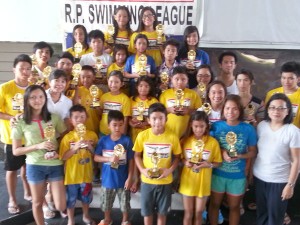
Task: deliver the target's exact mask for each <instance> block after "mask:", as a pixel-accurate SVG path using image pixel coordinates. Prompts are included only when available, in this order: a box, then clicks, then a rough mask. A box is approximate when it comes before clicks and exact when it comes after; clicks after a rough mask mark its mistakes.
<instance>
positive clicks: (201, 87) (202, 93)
mask: <svg viewBox="0 0 300 225" xmlns="http://www.w3.org/2000/svg"><path fill="white" fill-rule="evenodd" d="M197 89H198V91H199V93H200V98H201V100H202V102H203V101H204V99H205V92H206V85H205V84H204V83H202V82H199V84H198V85H197Z"/></svg>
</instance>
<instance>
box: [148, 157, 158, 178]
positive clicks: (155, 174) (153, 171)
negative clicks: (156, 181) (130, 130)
mask: <svg viewBox="0 0 300 225" xmlns="http://www.w3.org/2000/svg"><path fill="white" fill-rule="evenodd" d="M160 158H161V157H160V154H158V153H157V152H156V151H154V152H153V153H152V155H151V162H152V163H153V168H151V169H149V170H148V176H149V177H150V178H159V177H160V175H161V172H160V169H159V168H158V163H159V161H160Z"/></svg>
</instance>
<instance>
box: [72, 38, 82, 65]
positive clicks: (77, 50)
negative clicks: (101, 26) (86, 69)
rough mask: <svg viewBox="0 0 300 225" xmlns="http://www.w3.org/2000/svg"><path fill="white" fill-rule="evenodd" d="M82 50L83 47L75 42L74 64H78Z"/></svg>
mask: <svg viewBox="0 0 300 225" xmlns="http://www.w3.org/2000/svg"><path fill="white" fill-rule="evenodd" d="M82 50H83V46H82V44H81V43H80V42H77V43H76V44H75V45H74V52H75V59H74V60H75V62H79V61H80V56H81V53H82Z"/></svg>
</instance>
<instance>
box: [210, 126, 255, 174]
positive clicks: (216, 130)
mask: <svg viewBox="0 0 300 225" xmlns="http://www.w3.org/2000/svg"><path fill="white" fill-rule="evenodd" d="M229 131H232V132H234V133H235V134H236V135H237V142H236V143H235V145H234V147H235V149H236V151H237V152H238V154H243V153H246V152H247V147H248V146H255V145H256V143H257V135H256V131H255V129H254V127H253V126H252V125H250V124H247V123H244V122H240V123H239V124H238V125H236V126H230V125H228V124H227V123H226V122H225V121H217V122H215V123H213V124H212V127H211V131H210V134H211V136H213V137H215V138H216V139H217V140H218V142H219V144H220V147H221V148H222V149H226V150H229V149H230V146H229V145H228V143H227V142H226V134H227V133H228V132H229ZM245 167H246V159H238V160H235V161H233V162H226V161H223V163H222V164H221V166H220V167H218V168H215V169H214V170H213V174H214V175H217V176H221V177H225V178H230V179H241V178H245Z"/></svg>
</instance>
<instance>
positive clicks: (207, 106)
mask: <svg viewBox="0 0 300 225" xmlns="http://www.w3.org/2000/svg"><path fill="white" fill-rule="evenodd" d="M201 109H202V110H203V112H205V113H206V115H208V116H209V115H210V114H211V111H212V108H211V105H210V104H209V103H208V102H205V103H203V105H202V106H201Z"/></svg>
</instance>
